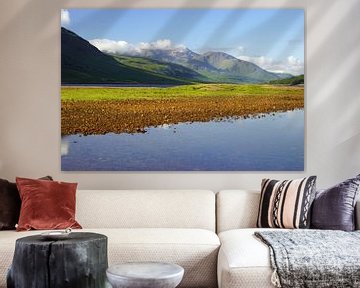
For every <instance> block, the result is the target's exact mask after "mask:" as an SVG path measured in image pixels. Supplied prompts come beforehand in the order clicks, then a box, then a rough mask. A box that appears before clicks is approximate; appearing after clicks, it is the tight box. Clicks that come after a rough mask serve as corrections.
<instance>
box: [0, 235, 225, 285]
mask: <svg viewBox="0 0 360 288" xmlns="http://www.w3.org/2000/svg"><path fill="white" fill-rule="evenodd" d="M73 231H74V232H76V231H79V232H94V233H100V234H104V235H106V236H107V237H108V259H109V265H114V264H116V263H123V262H136V261H163V262H171V263H175V264H178V265H180V266H182V267H184V269H185V274H184V278H183V281H182V282H181V285H180V286H179V287H209V288H210V287H216V264H217V256H218V249H219V246H220V241H219V238H218V237H217V235H216V234H215V233H214V232H212V231H209V230H203V229H180V228H136V229H117V228H114V229H82V230H73ZM42 232H44V231H26V232H15V231H1V232H0V255H2V257H0V287H6V273H7V269H8V267H9V266H10V264H11V262H12V257H13V253H14V248H15V241H16V239H17V238H20V237H25V236H30V235H35V234H39V233H42Z"/></svg>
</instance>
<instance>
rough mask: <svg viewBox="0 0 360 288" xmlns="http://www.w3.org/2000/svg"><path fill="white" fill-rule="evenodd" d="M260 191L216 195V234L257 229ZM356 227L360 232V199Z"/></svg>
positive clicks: (357, 204) (229, 192)
mask: <svg viewBox="0 0 360 288" xmlns="http://www.w3.org/2000/svg"><path fill="white" fill-rule="evenodd" d="M359 198H360V197H359ZM259 202H260V191H248V190H223V191H220V192H218V193H217V194H216V222H217V225H216V232H217V233H220V232H223V231H226V230H231V229H239V228H255V227H256V221H257V215H258V209H259ZM355 225H356V226H355V227H356V230H360V199H358V200H357V203H356V206H355Z"/></svg>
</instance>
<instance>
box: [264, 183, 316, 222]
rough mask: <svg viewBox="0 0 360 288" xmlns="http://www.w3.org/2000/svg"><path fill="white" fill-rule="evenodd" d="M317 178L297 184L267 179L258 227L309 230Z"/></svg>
mask: <svg viewBox="0 0 360 288" xmlns="http://www.w3.org/2000/svg"><path fill="white" fill-rule="evenodd" d="M315 182H316V176H310V177H306V178H302V179H294V180H284V181H278V180H271V179H263V181H262V183H261V198H260V205H259V213H258V219H257V227H263V228H288V229H292V228H308V227H309V224H310V221H309V220H310V219H309V213H310V206H311V203H312V201H313V199H314V195H315Z"/></svg>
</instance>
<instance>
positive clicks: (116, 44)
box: [90, 39, 138, 54]
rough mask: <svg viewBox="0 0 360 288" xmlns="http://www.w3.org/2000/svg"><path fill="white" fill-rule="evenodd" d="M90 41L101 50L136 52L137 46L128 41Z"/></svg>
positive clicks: (123, 52)
mask: <svg viewBox="0 0 360 288" xmlns="http://www.w3.org/2000/svg"><path fill="white" fill-rule="evenodd" d="M90 43H91V44H92V45H94V46H95V47H96V48H98V49H99V50H100V51H104V52H107V53H118V54H136V53H137V52H138V51H137V48H136V47H135V46H134V45H132V44H130V43H128V42H126V41H114V40H109V39H94V40H90Z"/></svg>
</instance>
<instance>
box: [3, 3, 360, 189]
mask: <svg viewBox="0 0 360 288" xmlns="http://www.w3.org/2000/svg"><path fill="white" fill-rule="evenodd" d="M169 2H170V3H171V4H168V3H169ZM162 3H167V4H166V5H167V7H169V5H171V6H173V7H187V6H198V7H263V8H266V7H279V8H280V7H296V8H305V12H306V97H305V105H306V137H305V141H306V146H305V147H306V151H305V152H306V163H305V165H306V168H305V169H306V170H305V172H304V173H298V174H295V173H273V174H269V173H263V172H257V173H242V172H236V173H198V172H191V173H190V172H189V173H173V172H172V173H68V172H67V173H64V172H61V171H60V29H59V23H60V9H61V8H74V7H84V5H86V7H155V6H157V7H164V4H162ZM359 15H360V1H359V0H346V1H344V0H309V1H298V0H288V1H283V0H273V1H272V0H261V1H260V0H248V1H235V0H226V1H220V0H218V1H214V0H196V1H192V0H191V1H190V0H187V1H180V0H179V1H178V0H172V1H163V0H155V1H154V0H152V1H150V0H143V1H139V0H128V1H124V0H122V1H120V0H118V1H115V0H113V1H109V0H108V1H106V0H88V1H81V0H62V1H61V0H59V1H49V0H17V1H5V2H3V3H2V5H1V9H0V178H8V179H10V180H14V178H15V176H26V177H38V176H42V175H45V174H50V175H53V176H54V178H56V179H61V180H64V181H76V182H79V185H80V188H83V189H98V188H100V189H101V188H103V189H117V188H118V189H121V188H129V189H131V188H209V189H213V190H219V189H226V188H250V189H257V188H258V187H259V185H260V180H261V179H262V178H263V177H269V176H270V177H276V178H285V177H286V178H288V177H301V176H303V175H310V174H315V175H318V183H319V184H318V186H320V187H325V186H328V185H331V184H333V183H335V182H336V181H338V180H341V179H343V178H346V177H351V176H353V175H356V174H358V173H360V92H359V84H360V17H359Z"/></svg>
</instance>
